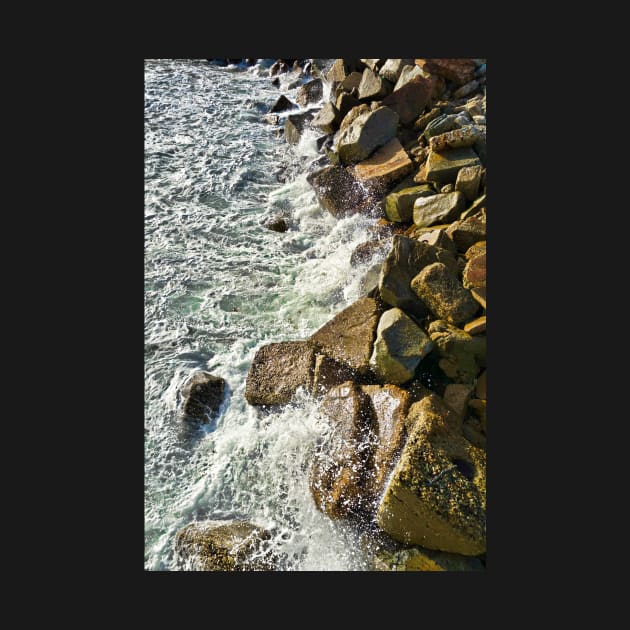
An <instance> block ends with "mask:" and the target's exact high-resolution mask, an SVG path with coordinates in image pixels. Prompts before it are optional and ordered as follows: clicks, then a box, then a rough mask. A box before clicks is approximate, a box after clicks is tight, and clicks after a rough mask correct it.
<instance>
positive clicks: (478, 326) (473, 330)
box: [464, 315, 486, 335]
mask: <svg viewBox="0 0 630 630" xmlns="http://www.w3.org/2000/svg"><path fill="white" fill-rule="evenodd" d="M464 332H467V333H468V334H469V335H480V334H481V333H484V332H486V316H485V315H482V316H481V317H477V319H473V320H472V321H471V322H468V323H467V324H466V325H465V326H464Z"/></svg>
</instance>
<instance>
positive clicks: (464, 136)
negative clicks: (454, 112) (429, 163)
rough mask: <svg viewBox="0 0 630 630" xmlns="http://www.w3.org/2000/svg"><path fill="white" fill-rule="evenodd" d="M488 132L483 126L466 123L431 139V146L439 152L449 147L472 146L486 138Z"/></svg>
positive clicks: (432, 149)
mask: <svg viewBox="0 0 630 630" xmlns="http://www.w3.org/2000/svg"><path fill="white" fill-rule="evenodd" d="M485 137H486V132H485V130H484V129H482V128H481V127H475V126H474V125H465V126H464V127H460V128H458V129H453V130H452V131H447V132H446V133H441V134H439V135H437V136H432V137H431V138H430V139H429V148H430V149H431V151H437V152H439V153H441V152H443V151H448V150H449V149H458V148H462V147H472V146H474V145H475V144H476V143H477V142H480V141H482V140H485Z"/></svg>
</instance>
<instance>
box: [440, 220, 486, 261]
mask: <svg viewBox="0 0 630 630" xmlns="http://www.w3.org/2000/svg"><path fill="white" fill-rule="evenodd" d="M446 233H447V234H448V235H449V236H450V237H451V238H452V239H453V242H454V243H455V245H457V250H458V251H460V252H465V251H466V250H467V249H468V248H469V247H470V246H471V245H474V244H475V243H476V242H477V241H485V240H486V215H485V213H484V212H481V213H479V214H475V215H474V216H472V217H468V218H467V219H465V220H464V221H455V223H453V224H452V225H451V226H450V227H449V228H448V229H447V230H446Z"/></svg>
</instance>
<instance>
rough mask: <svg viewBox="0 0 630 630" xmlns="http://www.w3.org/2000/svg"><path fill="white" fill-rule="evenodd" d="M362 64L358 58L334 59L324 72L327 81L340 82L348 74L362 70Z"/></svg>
mask: <svg viewBox="0 0 630 630" xmlns="http://www.w3.org/2000/svg"><path fill="white" fill-rule="evenodd" d="M363 67H364V64H363V63H361V61H359V59H335V61H334V63H333V65H332V66H331V68H330V70H329V71H328V73H327V74H326V80H327V81H328V83H341V82H342V81H343V80H344V79H345V78H346V77H347V76H348V75H349V74H351V73H352V72H354V71H356V70H363Z"/></svg>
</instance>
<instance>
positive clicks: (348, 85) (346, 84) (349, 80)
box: [338, 72, 363, 92]
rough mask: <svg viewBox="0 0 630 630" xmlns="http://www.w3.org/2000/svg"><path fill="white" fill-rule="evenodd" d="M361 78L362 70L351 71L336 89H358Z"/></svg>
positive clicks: (349, 90)
mask: <svg viewBox="0 0 630 630" xmlns="http://www.w3.org/2000/svg"><path fill="white" fill-rule="evenodd" d="M362 78H363V73H362V72H351V73H350V74H349V75H348V76H347V77H346V78H345V79H344V80H343V81H342V82H341V83H340V84H339V88H338V89H342V90H343V91H344V92H352V90H354V89H356V90H358V89H359V86H360V85H361V79H362Z"/></svg>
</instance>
